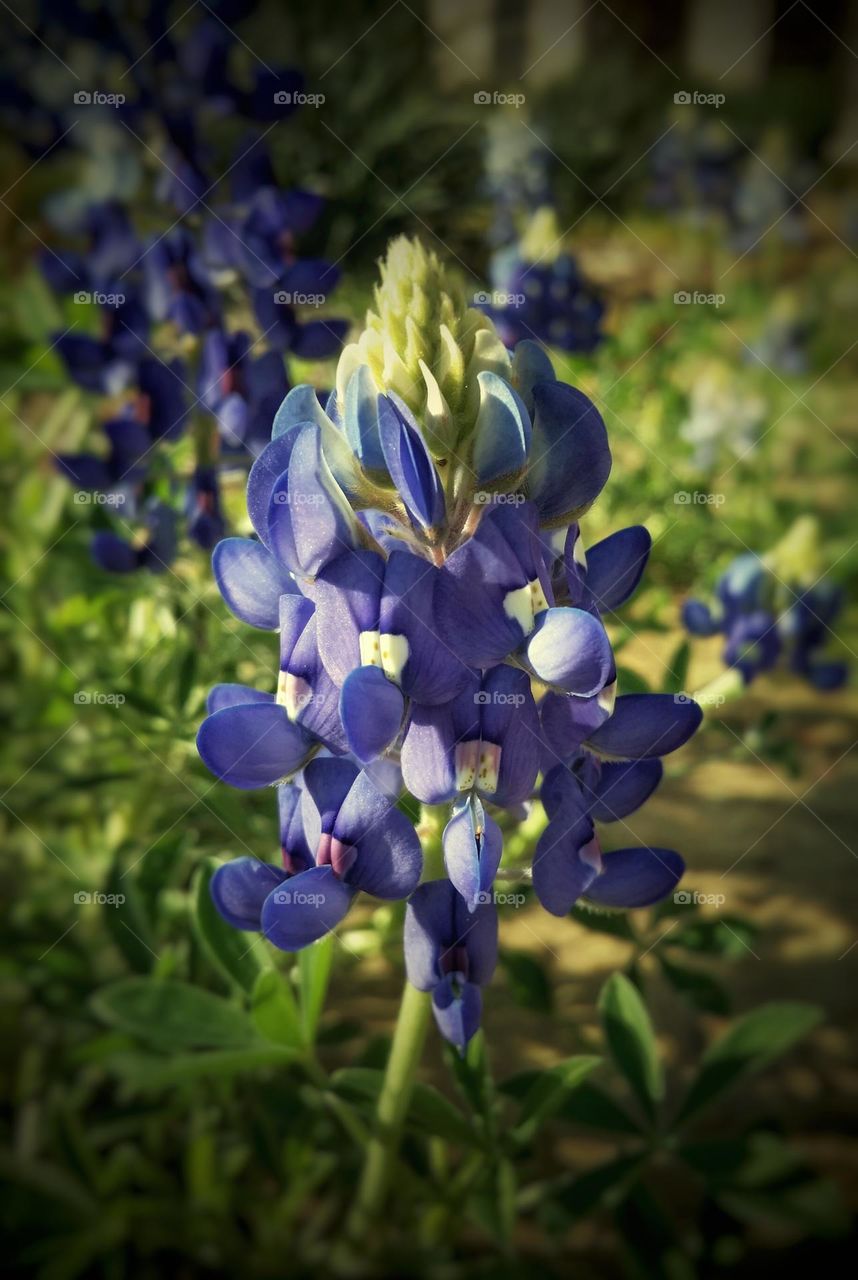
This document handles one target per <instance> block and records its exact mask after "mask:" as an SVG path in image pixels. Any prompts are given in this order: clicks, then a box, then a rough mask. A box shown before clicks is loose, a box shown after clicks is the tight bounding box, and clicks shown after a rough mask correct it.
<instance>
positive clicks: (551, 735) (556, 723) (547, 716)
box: [539, 690, 613, 770]
mask: <svg viewBox="0 0 858 1280" xmlns="http://www.w3.org/2000/svg"><path fill="white" fill-rule="evenodd" d="M607 692H608V691H607V690H605V691H604V692H603V693H599V694H596V696H595V697H593V698H576V697H571V696H565V695H563V694H558V693H547V694H546V695H545V697H544V698H543V699H542V701H541V703H540V704H539V711H540V720H541V722H542V737H543V741H544V744H545V751H544V753H543V769H544V770H548V769H550V768H552V767H553V766H554V765H555V764H565V763H567V761H569V760H571V759H572V757H573V756H574V755H575V754H576V752H577V751H578V750H579V748H580V746H581V744H582V743H583V742H585V741H586V740H587V738H589V737H592V735H593V733H594V732H595V730H596V729H598V728H599V726H600V725H603V724H604V723H605V721H606V720H607V719H608V717H609V716H610V714H611V709H612V706H613V702H612V700H611V699H609V698H608V697H607Z"/></svg>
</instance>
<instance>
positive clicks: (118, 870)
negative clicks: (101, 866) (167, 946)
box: [90, 859, 157, 973]
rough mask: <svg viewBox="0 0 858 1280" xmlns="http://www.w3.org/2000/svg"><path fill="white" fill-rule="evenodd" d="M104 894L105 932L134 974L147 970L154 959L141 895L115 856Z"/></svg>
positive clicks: (150, 933) (152, 945) (154, 954)
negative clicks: (106, 899)
mask: <svg viewBox="0 0 858 1280" xmlns="http://www.w3.org/2000/svg"><path fill="white" fill-rule="evenodd" d="M104 893H105V895H106V897H107V898H108V901H107V902H106V903H105V905H104V906H103V907H102V916H103V919H104V923H105V925H106V926H107V932H108V933H109V934H110V936H111V937H112V938H113V941H114V942H115V943H116V945H117V947H118V948H119V950H120V951H121V952H122V954H123V955H124V957H125V959H126V960H127V961H128V964H129V965H130V967H131V968H132V969H133V970H134V971H135V973H150V972H151V970H152V965H153V964H154V962H155V960H156V958H157V956H156V952H155V939H154V937H153V935H152V929H151V925H150V923H149V918H148V916H147V914H146V911H145V908H144V905H143V901H142V895H141V894H140V893H139V892H138V889H137V885H136V883H135V881H134V880H133V879H132V877H131V876H130V875H129V874H128V873H127V872H126V873H124V874H123V871H122V865H121V863H120V862H119V860H118V859H114V862H113V865H112V866H111V868H110V873H109V875H108V877H107V880H106V882H105V885H104ZM111 898H113V899H114V901H113V902H111V901H110V899H111ZM91 909H92V908H90V910H91Z"/></svg>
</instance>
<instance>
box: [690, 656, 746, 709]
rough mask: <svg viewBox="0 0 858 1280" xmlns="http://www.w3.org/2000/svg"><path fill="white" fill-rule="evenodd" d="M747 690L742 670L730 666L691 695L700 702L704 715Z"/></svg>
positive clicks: (739, 696)
mask: <svg viewBox="0 0 858 1280" xmlns="http://www.w3.org/2000/svg"><path fill="white" fill-rule="evenodd" d="M744 692H745V682H744V680H743V679H742V675H741V672H739V671H738V670H737V669H736V668H735V667H728V668H727V670H726V671H722V672H721V674H720V675H719V676H716V677H715V679H714V680H710V681H709V683H708V684H706V685H704V686H703V688H702V689H697V690H696V691H695V692H694V693H693V694H692V695H691V696H692V697H693V698H694V701H695V702H699V703H700V706H701V707H702V708H703V714H704V715H711V714H712V713H713V712H716V711H717V710H718V708H719V707H722V706H723V705H724V703H725V702H735V701H736V699H737V698H741V696H742V694H743V693H744Z"/></svg>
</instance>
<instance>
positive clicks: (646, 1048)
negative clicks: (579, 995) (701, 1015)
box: [599, 973, 664, 1116]
mask: <svg viewBox="0 0 858 1280" xmlns="http://www.w3.org/2000/svg"><path fill="white" fill-rule="evenodd" d="M599 1013H600V1014H601V1017H602V1025H603V1027H604V1030H605V1038H606V1039H607V1041H608V1045H609V1047H610V1050H611V1054H612V1056H613V1059H614V1061H615V1063H616V1064H617V1066H618V1067H619V1069H620V1071H622V1073H623V1075H624V1076H625V1077H626V1079H627V1080H628V1082H629V1084H630V1085H631V1086H632V1089H633V1090H634V1092H635V1094H636V1095H637V1097H638V1099H639V1101H640V1102H641V1104H642V1106H643V1108H644V1110H645V1111H646V1113H647V1115H648V1116H653V1115H654V1114H655V1105H656V1103H657V1102H658V1101H659V1100H660V1099H661V1098H662V1096H663V1094H664V1076H663V1073H662V1069H661V1063H660V1061H659V1057H658V1048H657V1046H656V1042H655V1036H654V1034H653V1029H652V1023H651V1022H650V1017H649V1014H648V1013H647V1010H646V1006H645V1004H644V1002H643V1000H642V999H641V997H640V994H639V992H638V991H637V990H636V989H635V987H634V986H633V985H632V983H631V982H630V981H629V980H628V978H627V977H625V975H624V974H622V973H615V974H614V975H613V976H612V977H610V978H609V979H608V981H607V982H606V983H605V985H604V987H603V988H602V991H601V994H600V996H599Z"/></svg>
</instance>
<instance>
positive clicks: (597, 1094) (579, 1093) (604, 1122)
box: [557, 1080, 641, 1134]
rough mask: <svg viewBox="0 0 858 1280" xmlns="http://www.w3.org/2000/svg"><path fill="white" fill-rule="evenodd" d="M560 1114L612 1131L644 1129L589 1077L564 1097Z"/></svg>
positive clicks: (590, 1127)
mask: <svg viewBox="0 0 858 1280" xmlns="http://www.w3.org/2000/svg"><path fill="white" fill-rule="evenodd" d="M557 1115H558V1118H559V1119H561V1120H569V1121H571V1122H572V1123H573V1124H582V1125H585V1126H586V1127H587V1128H588V1129H604V1130H605V1131H606V1132H608V1133H626V1134H632V1133H638V1134H639V1133H640V1132H641V1128H640V1125H639V1124H638V1123H637V1122H636V1121H635V1120H634V1119H633V1118H632V1117H631V1116H630V1115H629V1114H628V1112H627V1111H625V1110H624V1109H623V1108H622V1107H621V1106H620V1105H619V1103H617V1102H615V1101H614V1099H613V1098H612V1097H611V1096H610V1095H609V1094H607V1093H605V1092H604V1091H603V1090H602V1089H600V1088H599V1086H598V1085H595V1084H591V1083H590V1081H589V1080H585V1081H584V1083H583V1084H582V1085H579V1087H578V1088H577V1089H575V1090H573V1092H572V1093H570V1094H567V1095H566V1097H564V1098H563V1099H562V1101H561V1103H560V1108H559V1110H558V1112H557Z"/></svg>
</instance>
